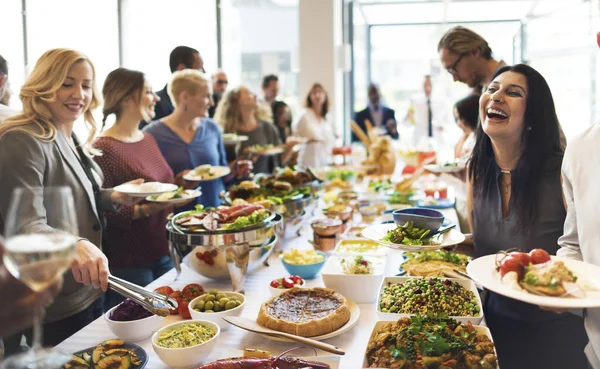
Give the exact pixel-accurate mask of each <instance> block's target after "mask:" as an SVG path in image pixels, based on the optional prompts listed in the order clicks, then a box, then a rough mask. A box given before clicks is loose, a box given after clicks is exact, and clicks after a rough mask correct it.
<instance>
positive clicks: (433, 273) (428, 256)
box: [402, 250, 470, 277]
mask: <svg viewBox="0 0 600 369" xmlns="http://www.w3.org/2000/svg"><path fill="white" fill-rule="evenodd" d="M404 257H405V258H406V259H407V260H406V261H405V262H404V263H402V269H404V270H405V271H406V272H407V273H408V275H411V276H417V277H444V276H445V274H444V272H446V271H452V272H454V271H456V270H458V271H460V272H463V273H466V271H467V269H466V267H467V264H468V263H469V261H470V258H469V257H468V256H466V255H463V254H458V253H455V252H447V251H444V250H436V251H421V252H405V253H404Z"/></svg>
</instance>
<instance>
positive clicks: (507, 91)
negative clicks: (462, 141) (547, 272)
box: [467, 64, 587, 369]
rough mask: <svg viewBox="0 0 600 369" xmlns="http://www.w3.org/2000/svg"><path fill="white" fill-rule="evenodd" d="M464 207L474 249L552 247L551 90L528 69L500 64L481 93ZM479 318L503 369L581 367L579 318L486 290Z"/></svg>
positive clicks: (557, 162)
mask: <svg viewBox="0 0 600 369" xmlns="http://www.w3.org/2000/svg"><path fill="white" fill-rule="evenodd" d="M479 116H480V122H481V123H480V125H479V127H478V128H477V133H476V144H475V147H474V149H473V154H472V156H471V161H470V163H469V169H468V180H469V185H468V195H467V207H468V211H469V215H470V219H469V220H470V224H471V229H472V231H473V241H474V245H475V252H476V254H477V256H483V255H489V254H495V253H497V252H499V251H501V250H505V249H508V248H513V247H515V248H518V249H520V250H522V251H525V252H527V251H530V250H532V249H534V248H541V249H545V250H546V251H548V253H550V254H556V251H557V249H558V243H557V241H558V238H559V237H560V236H561V235H562V232H563V224H564V221H565V215H566V214H565V208H564V204H563V200H562V192H561V183H560V169H561V163H562V158H563V149H562V146H561V143H560V124H559V122H558V118H557V116H556V112H555V109H554V101H553V99H552V93H551V92H550V88H549V87H548V84H547V83H546V81H545V79H544V77H542V76H541V75H540V74H539V73H538V72H537V71H536V70H534V69H533V68H531V67H529V66H527V65H524V64H519V65H515V66H511V67H503V68H501V69H499V70H498V71H497V72H496V74H495V76H494V78H493V81H492V82H491V84H490V85H489V86H488V88H487V90H486V91H485V92H484V93H483V95H481V98H480V100H479ZM485 313H486V314H485V318H486V322H487V324H488V326H489V327H490V329H491V331H492V335H493V337H494V342H495V344H496V348H497V351H498V358H499V363H500V366H501V367H503V368H511V369H518V368H546V369H547V368H557V369H558V368H561V369H562V368H586V367H587V364H586V359H585V355H584V353H583V349H584V346H585V344H586V341H587V336H586V334H585V331H584V328H583V321H582V319H581V318H579V317H576V316H574V315H566V314H564V316H563V315H556V314H554V313H552V312H548V311H542V310H540V309H539V308H538V307H537V306H533V305H528V304H525V303H522V302H519V301H516V300H512V299H509V298H506V297H502V296H500V295H497V294H494V293H490V295H489V297H488V300H487V306H486V311H485Z"/></svg>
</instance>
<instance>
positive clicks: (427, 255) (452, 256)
mask: <svg viewBox="0 0 600 369" xmlns="http://www.w3.org/2000/svg"><path fill="white" fill-rule="evenodd" d="M404 256H405V257H406V258H407V261H410V260H415V261H416V262H417V263H423V262H426V261H445V262H447V263H452V264H456V265H462V266H467V264H469V261H471V258H470V257H469V256H467V255H463V254H458V253H455V252H447V251H444V250H436V251H419V252H405V253H404Z"/></svg>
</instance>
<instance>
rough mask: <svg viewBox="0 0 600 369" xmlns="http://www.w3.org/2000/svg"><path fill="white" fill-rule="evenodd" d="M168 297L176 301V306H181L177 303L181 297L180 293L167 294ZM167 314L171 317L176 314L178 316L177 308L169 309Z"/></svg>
mask: <svg viewBox="0 0 600 369" xmlns="http://www.w3.org/2000/svg"><path fill="white" fill-rule="evenodd" d="M169 296H171V297H172V298H174V299H175V300H177V304H178V305H181V304H180V303H179V300H181V297H182V296H181V291H173V292H171V293H170V294H169ZM169 314H171V315H177V314H179V308H177V309H169Z"/></svg>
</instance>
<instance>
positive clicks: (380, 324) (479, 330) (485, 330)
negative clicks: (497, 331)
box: [362, 320, 498, 369]
mask: <svg viewBox="0 0 600 369" xmlns="http://www.w3.org/2000/svg"><path fill="white" fill-rule="evenodd" d="M396 321H397V320H380V321H378V322H375V325H374V326H373V330H372V331H371V334H370V335H369V341H368V342H367V346H368V345H369V343H370V342H371V340H372V338H373V335H374V334H375V332H376V331H379V330H380V329H381V327H383V326H384V325H386V324H391V323H396ZM473 328H475V331H476V332H477V333H478V334H485V335H486V336H487V337H488V338H489V339H490V341H492V342H494V339H493V338H492V334H491V332H490V330H489V328H488V327H484V326H480V325H474V326H473ZM494 352H495V353H496V357H498V353H497V352H496V349H495V348H494ZM362 367H363V368H369V362H368V361H367V355H366V352H365V355H364V359H363V366H362ZM495 369H498V364H496V366H495Z"/></svg>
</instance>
